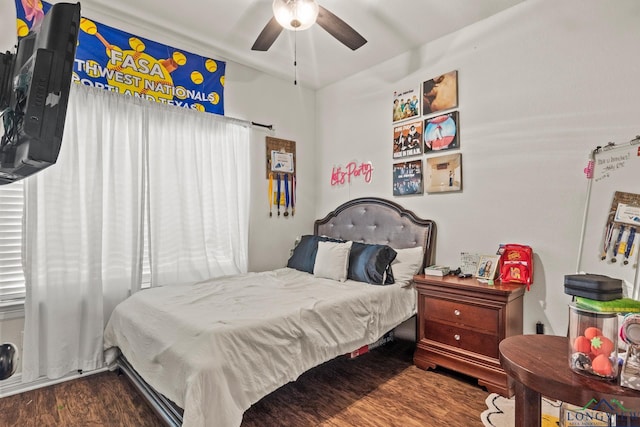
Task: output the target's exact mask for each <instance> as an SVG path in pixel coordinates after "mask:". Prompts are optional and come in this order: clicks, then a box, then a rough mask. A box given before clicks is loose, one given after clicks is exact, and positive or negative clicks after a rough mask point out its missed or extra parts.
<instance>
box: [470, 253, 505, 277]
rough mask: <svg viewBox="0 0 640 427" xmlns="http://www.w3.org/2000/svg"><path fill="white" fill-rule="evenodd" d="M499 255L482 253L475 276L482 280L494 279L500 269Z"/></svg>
mask: <svg viewBox="0 0 640 427" xmlns="http://www.w3.org/2000/svg"><path fill="white" fill-rule="evenodd" d="M499 261H500V256H499V255H480V259H479V260H478V269H477V270H476V274H475V277H476V278H477V279H478V280H481V281H489V280H494V279H495V278H496V271H497V270H498V263H499Z"/></svg>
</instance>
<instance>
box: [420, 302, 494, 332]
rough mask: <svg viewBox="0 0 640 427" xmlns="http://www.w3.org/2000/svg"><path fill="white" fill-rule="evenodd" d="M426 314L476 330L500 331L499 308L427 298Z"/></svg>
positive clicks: (432, 318) (425, 304) (427, 316)
mask: <svg viewBox="0 0 640 427" xmlns="http://www.w3.org/2000/svg"><path fill="white" fill-rule="evenodd" d="M424 306H425V310H424V315H425V317H426V318H427V319H431V320H437V321H445V322H451V323H459V324H461V325H466V326H469V327H471V328H473V329H475V330H482V331H483V332H488V333H494V334H497V333H498V323H499V322H498V318H499V313H498V310H496V309H493V308H489V307H480V306H477V305H471V304H464V303H460V302H457V301H449V300H444V299H438V298H425V300H424Z"/></svg>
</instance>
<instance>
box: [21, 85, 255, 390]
mask: <svg viewBox="0 0 640 427" xmlns="http://www.w3.org/2000/svg"><path fill="white" fill-rule="evenodd" d="M249 142H250V129H249V126H248V124H246V123H244V122H240V121H238V120H233V119H227V118H224V117H218V116H214V115H212V114H204V113H197V112H192V111H183V110H180V109H179V108H177V107H172V106H167V105H162V104H155V103H153V102H149V101H147V100H138V99H135V98H132V97H129V96H123V95H119V94H114V93H110V92H108V91H105V90H98V89H92V88H88V87H84V86H81V85H75V84H74V85H72V92H71V97H70V100H69V106H68V110H67V123H66V126H65V134H64V141H63V143H62V149H61V152H60V156H59V158H58V163H57V164H56V165H54V166H52V167H50V168H48V169H46V170H44V171H43V172H41V173H39V174H36V175H34V176H32V177H30V178H28V179H27V180H26V181H25V184H26V186H25V187H26V188H25V197H26V200H25V215H24V226H23V227H24V228H23V230H24V234H23V236H24V237H23V239H24V240H23V263H24V270H25V279H26V284H27V285H26V288H27V294H26V302H25V333H24V351H23V374H22V376H23V381H24V382H29V381H33V380H35V379H37V378H38V377H41V376H47V377H49V378H58V377H61V376H63V375H65V374H67V373H69V372H72V371H75V370H78V369H82V370H87V371H88V370H92V369H96V368H99V367H101V366H102V364H103V349H102V339H103V338H102V337H103V335H102V333H103V329H104V325H105V324H106V322H107V321H108V318H109V316H110V314H111V312H112V311H113V308H114V307H115V305H116V304H118V303H119V302H120V301H122V300H124V299H125V298H126V297H127V296H128V295H130V294H131V293H132V292H135V291H137V290H138V289H139V287H140V281H141V265H142V261H141V260H142V254H143V242H144V236H145V234H144V232H145V227H144V225H143V224H144V219H145V216H144V211H145V203H147V202H148V208H147V209H148V221H149V224H148V225H149V226H148V235H147V237H148V240H149V242H150V263H151V270H152V284H153V285H164V284H172V283H184V282H187V281H193V280H201V279H204V278H209V277H214V276H220V275H224V274H231V273H237V272H244V271H246V269H247V254H248V248H247V245H248V243H247V242H248V236H247V234H248V227H249V219H248V215H249V214H248V212H249V182H250V181H249V169H248V167H249V164H250V158H249Z"/></svg>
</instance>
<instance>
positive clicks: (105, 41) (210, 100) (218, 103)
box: [15, 0, 226, 115]
mask: <svg viewBox="0 0 640 427" xmlns="http://www.w3.org/2000/svg"><path fill="white" fill-rule="evenodd" d="M15 2H16V12H17V31H18V37H24V36H26V35H27V34H28V32H29V30H30V28H32V27H35V26H36V25H37V24H38V23H39V22H40V21H41V20H42V18H43V16H44V14H45V13H46V12H47V11H48V10H49V8H50V7H51V5H50V4H49V3H46V2H38V1H26V0H15ZM225 65H226V64H225V62H224V61H217V60H214V59H211V58H205V57H202V56H199V55H194V54H192V53H189V52H185V51H183V50H178V49H175V48H173V47H170V46H166V45H163V44H160V43H156V42H154V41H151V40H147V39H144V38H142V37H137V36H134V35H132V34H129V33H126V32H124V31H120V30H117V29H115V28H112V27H109V26H107V25H103V24H100V23H99V22H96V21H92V20H89V19H86V18H82V20H81V22H80V34H79V35H78V47H77V50H76V59H75V65H74V73H73V81H74V82H76V83H82V84H85V85H88V86H94V87H99V88H102V89H106V90H110V91H114V92H119V93H123V94H126V95H131V96H135V97H138V98H144V99H149V100H151V101H156V102H162V103H165V104H171V105H175V106H178V107H182V108H189V109H194V110H199V111H206V112H209V113H214V114H220V115H224V96H223V93H224V73H225Z"/></svg>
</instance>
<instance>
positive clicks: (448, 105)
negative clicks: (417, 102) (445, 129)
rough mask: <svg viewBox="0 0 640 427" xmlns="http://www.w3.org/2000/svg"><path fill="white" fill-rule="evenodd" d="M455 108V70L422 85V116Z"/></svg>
mask: <svg viewBox="0 0 640 427" xmlns="http://www.w3.org/2000/svg"><path fill="white" fill-rule="evenodd" d="M457 106H458V71H457V70H454V71H449V72H448V73H445V74H442V75H439V76H436V77H434V78H432V79H429V80H425V81H424V82H423V83H422V114H424V115H427V114H431V113H437V112H438V111H444V110H449V109H452V108H456V107H457Z"/></svg>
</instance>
